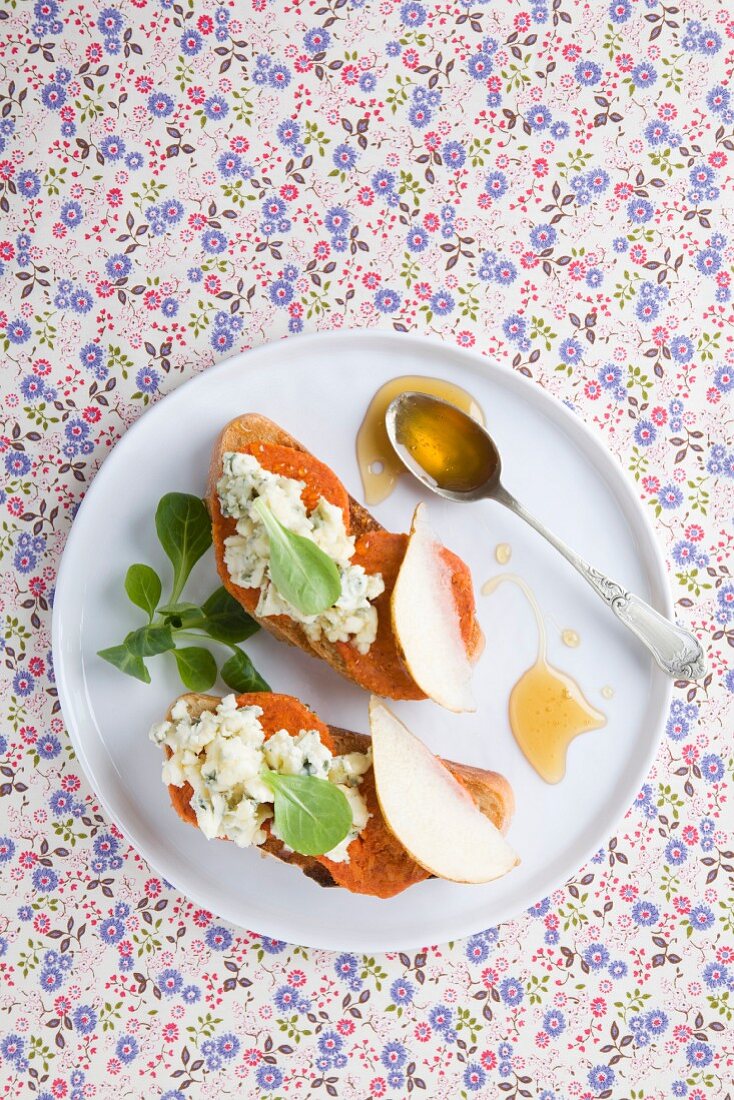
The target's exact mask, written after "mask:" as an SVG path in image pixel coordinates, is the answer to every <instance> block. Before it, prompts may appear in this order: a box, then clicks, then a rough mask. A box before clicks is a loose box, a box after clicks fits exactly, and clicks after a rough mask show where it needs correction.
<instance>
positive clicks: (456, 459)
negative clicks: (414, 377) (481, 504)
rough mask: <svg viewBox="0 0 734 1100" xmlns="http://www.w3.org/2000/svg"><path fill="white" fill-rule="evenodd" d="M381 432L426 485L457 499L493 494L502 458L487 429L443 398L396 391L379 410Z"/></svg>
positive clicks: (480, 497)
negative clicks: (382, 415) (382, 422)
mask: <svg viewBox="0 0 734 1100" xmlns="http://www.w3.org/2000/svg"><path fill="white" fill-rule="evenodd" d="M385 427H386V429H387V436H388V439H389V440H390V443H391V444H392V447H393V449H394V451H395V453H396V454H397V456H398V458H399V459H400V461H401V462H402V463H403V465H404V466H405V467H406V469H408V470H409V471H410V472H411V473H412V474H413V476H414V477H416V478H418V480H419V481H420V482H422V483H423V484H424V485H425V486H426V488H427V489H430V490H431V491H432V492H434V493H438V495H439V496H442V497H446V499H447V500H454V501H458V502H461V503H465V502H467V501H473V500H481V499H482V498H484V497H491V496H493V495H494V494H495V492H496V490H497V488H498V487H499V485H500V475H501V473H502V459H501V458H500V453H499V450H498V448H497V446H496V444H495V442H494V440H493V439H492V437H491V435H490V434H489V432H488V431H486V429H485V428H483V427H482V425H481V424H478V423H477V421H476V420H474V419H473V418H472V417H471V416H468V415H467V414H466V413H464V412H462V410H461V409H458V408H457V407H456V406H455V405H452V404H451V403H450V402H449V401H444V400H443V398H440V397H431V396H430V394H426V393H418V392H416V391H412V390H411V391H408V392H406V393H401V394H400V395H399V396H398V397H396V398H395V399H394V400H393V401H391V402H390V404H389V405H388V407H387V411H386V413H385Z"/></svg>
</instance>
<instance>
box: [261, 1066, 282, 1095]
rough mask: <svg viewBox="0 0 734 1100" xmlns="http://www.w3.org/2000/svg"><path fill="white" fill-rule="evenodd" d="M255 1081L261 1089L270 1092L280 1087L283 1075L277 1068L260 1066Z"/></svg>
mask: <svg viewBox="0 0 734 1100" xmlns="http://www.w3.org/2000/svg"><path fill="white" fill-rule="evenodd" d="M255 1080H256V1081H257V1083H258V1086H259V1087H260V1088H261V1089H266V1091H268V1092H272V1091H273V1090H275V1089H279V1088H280V1086H281V1085H282V1083H283V1073H282V1071H281V1070H280V1069H279V1068H278V1067H277V1066H271V1065H262V1066H258V1069H257V1073H256V1074H255Z"/></svg>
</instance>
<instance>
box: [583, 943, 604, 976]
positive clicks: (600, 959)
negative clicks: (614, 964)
mask: <svg viewBox="0 0 734 1100" xmlns="http://www.w3.org/2000/svg"><path fill="white" fill-rule="evenodd" d="M584 962H585V963H586V964H587V966H588V967H589V969H590V970H601V969H602V968H603V967H605V966H606V965H607V963H608V962H609V952H608V951H607V949H606V947H605V946H604V944H602V943H592V944H589V946H588V947H587V948H586V950H585V951H584Z"/></svg>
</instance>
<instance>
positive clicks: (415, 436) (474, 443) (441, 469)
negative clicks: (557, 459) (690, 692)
mask: <svg viewBox="0 0 734 1100" xmlns="http://www.w3.org/2000/svg"><path fill="white" fill-rule="evenodd" d="M385 427H386V429H387V436H388V439H389V440H390V443H391V444H392V447H393V449H394V451H395V453H396V454H397V456H398V458H399V459H400V461H401V462H402V463H403V465H404V466H405V467H406V469H407V470H409V471H410V473H411V474H413V475H414V476H415V477H416V478H418V480H419V481H420V482H421V483H422V484H423V485H425V487H426V488H427V489H430V490H431V492H433V493H437V494H438V495H439V496H442V497H445V498H446V500H452V501H456V502H457V503H461V504H470V503H473V502H474V501H477V500H496V501H497V502H498V503H499V504H503V505H504V506H505V508H509V509H510V511H511V512H514V513H515V515H516V516H519V517H520V519H523V520H525V522H526V523H528V524H530V526H531V527H533V528H534V529H535V530H536V531H537V532H538V533H539V534H540V535H542V536H543V538H544V539H546V540H547V541H548V542H549V543H550V544H551V546H554V547H555V548H556V550H558V552H559V553H560V554H562V555H563V557H564V558H565V559H566V561H567V562H569V563H570V564H571V565H572V566H573V567H574V569H576V570H577V572H579V573H580V574H581V576H582V577H583V578H584V580H585V581H587V582H588V584H590V585H591V587H592V588H593V589H594V591H595V592H596V593H597V595H598V596H600V597H601V598H602V599H603V600H604V602H605V603H606V604H607V605H608V607H610V608H611V610H612V611H613V612H614V614H615V615H616V616H617V618H618V619H619V621H620V622H621V623H623V624H624V626H626V627H627V628H628V629H629V630H631V631H632V633H633V634H635V635H636V636H637V637H638V638H639V640H640V641H641V642H642V643H643V645H645V646H647V648H648V649H649V650H650V652H651V653H652V655H653V657H654V658H655V660H656V661H657V663H658V665H659V666H660V668H662V669H663V671H664V672H666V673H667V674H668V675H669V676H674V677H676V678H677V679H681V680H697V679H700V678H701V677H702V676H703V675H704V674H705V672H706V662H705V658H704V652H703V647H702V646H701V643H700V642H699V641H698V639H697V638H695V637H694V635H693V634H691V633H690V631H688V630H684V629H683V627H680V626H678V625H677V623H671V622H670V621H669V620H668V619H666V618H665V617H664V616H663V615H661V614H660V613H659V612H658V611H656V610H655V608H653V607H651V606H650V605H649V604H648V603H646V602H645V601H644V600H643V599H641V598H640V597H639V596H636V595H634V594H633V593H631V592H628V591H627V590H626V589H624V588H623V587H622V585H620V584H618V583H617V582H616V581H613V580H612V579H611V578H610V577H607V576H605V575H604V573H602V572H600V571H599V570H598V569H595V568H594V566H593V565H590V564H589V563H588V562H587V561H585V560H584V559H583V558H582V557H581V556H580V555H579V554H577V553H576V552H575V551H574V550H572V549H571V547H570V546H567V545H566V543H565V542H563V540H562V539H559V538H558V537H557V536H556V535H554V534H553V533H552V532H551V531H549V530H548V528H547V527H546V526H545V525H544V524H542V523H541V522H540V520H538V519H536V518H535V516H533V515H531V513H530V512H528V510H527V509H526V508H525V507H524V506H523V505H522V504H520V502H519V501H518V500H516V499H515V497H514V496H513V495H512V494H511V493H509V492H508V491H507V489H505V487H504V485H503V484H502V481H501V474H502V459H501V457H500V453H499V450H498V448H497V446H496V444H495V442H494V440H493V439H492V437H491V435H490V434H489V432H488V431H486V430H485V429H484V428H483V427H482V425H481V424H477V422H476V421H475V420H473V419H472V418H471V417H470V416H467V414H466V413H464V412H462V411H461V409H457V408H456V406H455V405H452V404H451V403H450V402H448V401H444V400H443V399H442V398H440V397H432V396H431V395H430V394H426V393H418V392H416V391H408V392H406V393H401V394H400V395H399V396H398V397H396V398H394V400H393V401H391V402H390V404H389V405H388V407H387V411H386V413H385Z"/></svg>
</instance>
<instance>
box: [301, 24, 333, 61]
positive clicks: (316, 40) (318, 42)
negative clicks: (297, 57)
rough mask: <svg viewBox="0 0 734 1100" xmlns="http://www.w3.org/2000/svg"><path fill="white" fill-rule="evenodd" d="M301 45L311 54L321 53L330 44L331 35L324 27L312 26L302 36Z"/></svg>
mask: <svg viewBox="0 0 734 1100" xmlns="http://www.w3.org/2000/svg"><path fill="white" fill-rule="evenodd" d="M303 45H304V46H305V47H306V50H307V52H308V53H310V54H312V55H315V54H320V53H323V52H324V51H325V50H328V48H329V46H330V45H331V35H330V34H329V32H328V31H327V30H326V28H325V27H314V28H312V30H310V31H306V33H305V35H304V36H303Z"/></svg>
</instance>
